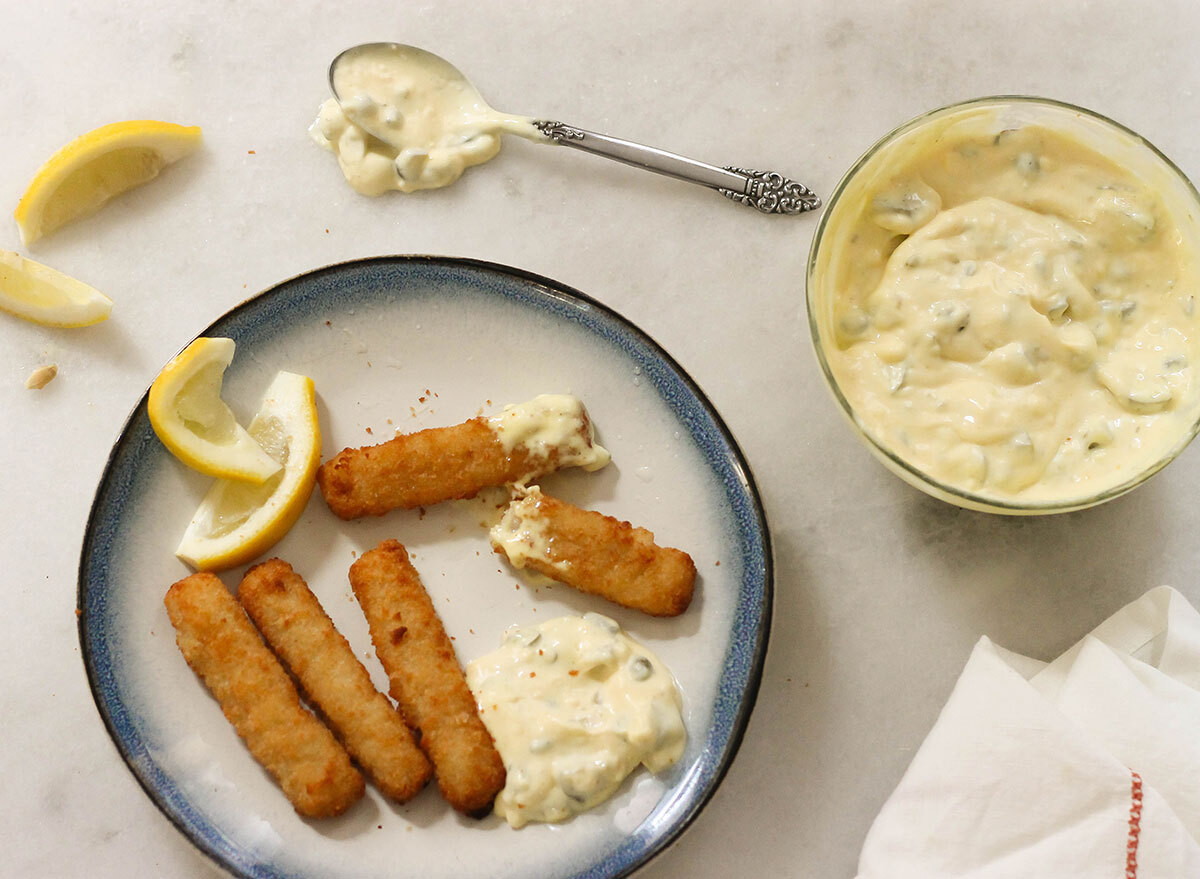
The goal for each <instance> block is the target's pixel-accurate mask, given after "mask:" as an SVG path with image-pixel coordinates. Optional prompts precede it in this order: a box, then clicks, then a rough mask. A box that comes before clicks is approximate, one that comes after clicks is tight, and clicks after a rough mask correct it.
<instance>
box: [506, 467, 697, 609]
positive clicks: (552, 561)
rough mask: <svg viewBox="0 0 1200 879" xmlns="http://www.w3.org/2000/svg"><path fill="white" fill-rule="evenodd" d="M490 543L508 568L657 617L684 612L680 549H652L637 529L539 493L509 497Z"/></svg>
mask: <svg viewBox="0 0 1200 879" xmlns="http://www.w3.org/2000/svg"><path fill="white" fill-rule="evenodd" d="M491 538H492V546H493V547H494V548H495V550H496V552H498V553H500V554H501V555H505V556H507V557H508V560H509V561H510V562H512V564H513V565H514V566H515V567H518V568H521V567H525V566H528V567H530V568H532V569H533V570H535V571H537V572H539V573H541V574H545V575H546V576H547V577H550V578H551V579H553V580H557V581H559V582H560V583H566V584H567V585H568V586H573V587H574V588H576V589H578V590H580V591H581V592H590V593H592V594H593V595H599V596H600V597H602V598H607V599H608V600H609V601H614V602H616V603H617V604H620V605H622V606H624V607H629V608H633V609H634V610H640V611H644V612H646V613H648V614H652V615H654V616H661V617H671V616H678V615H679V614H681V613H683V612H684V611H685V610H687V607H688V605H689V604H691V601H692V590H693V589H694V588H695V581H696V565H695V564H694V563H693V562H692V557H691V556H689V555H688V554H687V553H686V552H682V551H681V550H678V549H671V548H669V547H662V546H658V545H657V544H655V542H654V535H653V534H652V533H650V532H649V531H647V530H646V529H645V528H635V527H634V526H633V525H630V524H629V523H628V522H622V521H620V520H619V519H614V518H613V517H612V516H605V515H603V514H602V513H597V512H595V511H593V510H583V509H580V508H579V507H576V506H573V505H571V504H568V503H565V502H564V501H560V500H558V499H557V498H553V497H550V496H549V495H546V494H542V491H541V489H539V488H538V487H537V486H536V485H535V486H532V487H531V488H529V489H528V490H527V491H526V492H525V495H524V497H519V498H515V499H514V500H513V501H512V502H511V503H510V504H509V505H508V509H507V510H505V512H504V516H503V518H501V520H500V522H499V523H498V524H497V525H496V526H495V527H493V528H492V530H491Z"/></svg>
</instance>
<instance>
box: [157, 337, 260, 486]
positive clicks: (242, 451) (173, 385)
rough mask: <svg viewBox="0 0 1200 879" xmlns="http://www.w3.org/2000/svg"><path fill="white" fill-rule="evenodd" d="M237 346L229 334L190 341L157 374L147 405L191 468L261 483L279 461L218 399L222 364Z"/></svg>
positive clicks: (170, 446)
mask: <svg viewBox="0 0 1200 879" xmlns="http://www.w3.org/2000/svg"><path fill="white" fill-rule="evenodd" d="M235 347H236V346H235V344H234V341H233V339H208V338H203V337H202V338H199V339H197V340H196V341H194V342H192V344H190V345H188V346H187V347H186V348H184V349H183V351H182V352H180V353H179V354H178V355H177V356H176V357H175V359H173V360H172V361H171V362H170V363H168V364H167V365H166V366H164V367H163V371H162V372H160V373H159V374H158V378H156V379H155V380H154V384H152V385H151V386H150V399H149V402H148V404H147V409H148V411H149V415H150V424H151V425H152V426H153V427H154V432H155V433H156V434H158V438H159V439H160V440H162V442H163V445H164V446H166V447H167V448H168V449H170V450H171V453H172V454H173V455H175V457H176V458H178V459H179V460H180V461H182V462H183V463H185V464H187V465H188V466H189V467H191V468H192V469H193V470H199V471H200V472H201V473H207V474H208V475H209V476H218V477H221V478H223V479H237V480H241V481H244V482H253V483H262V482H265V481H266V480H267V479H268V478H270V477H271V476H273V475H274V474H276V473H278V472H279V470H280V466H279V463H278V462H277V461H275V459H274V458H272V457H271V456H270V455H268V454H267V453H266V452H265V451H263V448H262V446H260V445H259V444H258V443H257V442H256V441H255V439H254V437H252V436H251V435H250V434H249V433H247V432H246V428H244V427H242V426H241V425H240V424H238V422H237V419H236V418H235V417H234V415H233V412H232V411H230V409H229V407H228V406H227V405H226V404H225V401H224V400H222V399H221V384H222V382H223V381H224V378H225V368H226V367H227V366H229V363H230V361H231V360H233V352H234V348H235Z"/></svg>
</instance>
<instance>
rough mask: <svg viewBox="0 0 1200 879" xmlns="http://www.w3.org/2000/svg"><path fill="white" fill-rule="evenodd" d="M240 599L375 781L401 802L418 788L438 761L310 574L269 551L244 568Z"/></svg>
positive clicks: (259, 628) (431, 772)
mask: <svg viewBox="0 0 1200 879" xmlns="http://www.w3.org/2000/svg"><path fill="white" fill-rule="evenodd" d="M238 600H239V601H241V603H242V607H244V608H245V609H246V612H247V613H248V614H250V619H252V620H253V621H254V624H255V625H256V626H258V630H259V631H260V632H262V634H263V637H264V638H266V640H267V643H268V644H269V645H270V646H271V649H272V650H274V651H275V655H276V656H278V657H279V658H280V659H281V660H282V661H283V664H284V665H285V666H286V667H287V668H288V670H289V671H291V673H292V675H293V676H295V678H296V680H297V681H298V682H299V683H300V689H301V690H302V691H303V692H304V694H305V696H306V698H307V699H308V701H309V703H310V704H313V705H315V706H316V707H317V708H318V709H319V710H320V711H321V714H322V715H323V716H324V718H325V720H326V721H327V722H328V723H329V725H330V726H331V727H332V728H333V730H334V732H335V734H336V735H337V737H338V739H339V740H340V741H341V742H342V744H343V745H344V746H345V748H346V750H347V751H349V752H350V755H351V756H352V757H353V758H354V759H355V761H356V762H357V763H358V765H359V766H360V767H361V768H362V770H363V771H364V772H365V773H366V774H367V776H368V777H369V778H370V779H371V781H372V782H374V783H375V786H376V787H378V788H379V789H380V790H381V791H383V793H385V794H386V795H387V796H389V797H391V798H392V799H394V800H397V801H398V802H401V803H403V802H405V801H406V800H409V799H411V798H412V797H414V796H416V794H417V793H418V792H420V790H421V788H423V787H424V786H425V783H426V782H428V781H429V777H430V776H431V775H432V774H433V767H432V766H431V765H430V764H429V761H428V760H427V759H426V758H425V755H424V754H423V753H421V749H420V748H418V747H417V743H416V742H415V741H413V735H412V732H411V731H410V730H409V728H408V726H407V724H405V722H404V718H403V717H401V716H400V714H399V712H398V711H396V709H395V708H394V707H392V703H391V702H389V701H388V699H387V697H386V696H384V695H383V694H382V693H380V692H379V691H378V690H376V689H375V686H374V685H373V684H372V683H371V675H370V674H369V673H368V672H367V670H366V668H364V667H363V664H362V663H361V662H359V661H358V658H357V657H355V655H354V651H353V650H351V649H350V644H349V643H348V642H347V641H346V639H345V638H344V637H342V635H341V633H340V632H338V630H337V629H336V628H334V626H333V621H332V620H330V619H329V616H328V615H327V614H326V613H325V610H324V609H323V608H322V607H321V603H320V602H319V601H318V600H317V597H316V596H315V595H313V593H312V590H310V589H309V588H308V584H306V583H305V582H304V579H303V578H302V577H301V576H300V575H299V574H297V573H296V572H295V571H294V570H292V566H291V565H289V564H288V563H287V562H285V561H282V560H280V559H270V560H269V561H266V562H263V563H262V564H261V565H256V566H255V567H253V568H251V569H250V570H249V571H247V572H246V576H245V577H244V578H243V580H242V585H241V586H239V587H238Z"/></svg>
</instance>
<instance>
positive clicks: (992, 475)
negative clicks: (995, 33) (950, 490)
mask: <svg viewBox="0 0 1200 879" xmlns="http://www.w3.org/2000/svg"><path fill="white" fill-rule="evenodd" d="M979 128H980V126H975V127H974V128H971V127H967V128H966V130H962V131H960V130H957V129H955V128H954V127H953V126H939V127H937V128H936V129H935V130H934V131H931V132H929V133H928V135H927V136H926V137H923V138H921V137H913V136H910V137H909V139H908V140H907V141H906V142H904V143H902V144H901V145H900V146H899V147H897V152H896V155H895V158H894V162H895V163H894V164H889V165H888V167H887V173H886V174H879V175H876V177H875V178H874V179H873V180H872V181H871V183H870V184H869V186H870V188H868V189H866V190H864V193H863V194H862V195H861V197H860V199H861V200H859V201H855V202H854V203H853V204H854V205H855V209H852V210H849V211H848V213H846V214H844V215H843V216H844V217H845V218H846V219H845V224H844V225H843V226H842V227H834V223H833V220H832V218H831V228H830V229H828V230H826V232H825V234H826V235H833V236H835V238H834V240H835V242H836V250H835V251H834V256H833V257H832V259H833V267H832V269H831V271H832V272H834V275H833V281H832V283H833V285H834V287H833V288H831V289H833V290H835V292H834V294H833V295H834V297H835V298H834V301H833V303H832V310H831V312H830V317H831V320H832V331H831V333H830V335H831V336H832V338H833V339H834V340H835V341H836V344H835V345H828V344H826V346H825V354H826V357H827V360H828V362H829V365H830V369H831V371H832V373H833V374H834V376H835V377H836V380H837V383H838V385H839V387H840V389H841V391H842V393H843V394H844V395H845V397H846V399H847V400H848V401H849V403H850V404H851V406H852V408H853V410H854V412H855V415H856V417H857V418H858V419H859V422H860V424H861V425H862V426H863V428H864V429H865V430H866V431H867V432H868V434H870V435H872V436H873V437H874V438H875V439H876V440H877V441H878V442H880V443H881V444H882V445H884V446H885V447H887V448H889V449H890V450H892V451H893V452H894V453H895V454H897V455H899V456H900V457H901V458H902V459H904V460H905V461H907V462H909V463H910V464H912V465H913V466H915V467H916V468H918V469H919V470H921V471H923V472H924V473H926V474H928V475H929V476H931V477H933V478H934V479H936V480H938V481H940V482H942V483H943V484H945V485H948V486H951V487H954V488H958V489H965V490H967V491H970V492H973V493H976V494H978V495H982V496H984V497H988V498H996V499H1000V500H1019V501H1020V502H1022V503H1027V502H1032V503H1043V502H1044V503H1056V502H1062V501H1068V500H1071V499H1075V498H1083V497H1086V496H1089V495H1092V494H1095V493H1097V492H1100V491H1103V490H1105V489H1108V488H1112V487H1116V486H1118V485H1121V484H1123V483H1125V482H1127V481H1129V480H1130V479H1132V478H1133V477H1135V476H1137V475H1138V474H1139V473H1140V472H1141V471H1142V470H1144V469H1146V468H1147V467H1149V466H1151V465H1153V464H1155V463H1156V462H1158V461H1160V460H1161V459H1163V458H1164V457H1165V456H1167V455H1168V454H1169V453H1170V452H1171V451H1172V450H1173V449H1174V448H1176V447H1177V446H1178V445H1179V443H1180V442H1182V441H1183V440H1184V439H1185V438H1186V437H1187V435H1188V432H1189V429H1190V428H1191V426H1192V425H1193V424H1194V423H1195V421H1196V419H1197V416H1198V410H1200V402H1198V401H1200V388H1198V384H1197V381H1196V369H1197V367H1198V366H1200V348H1198V340H1200V324H1198V319H1200V315H1198V314H1197V309H1196V295H1197V293H1198V292H1200V289H1198V288H1200V285H1198V283H1197V280H1198V274H1197V266H1196V254H1195V252H1194V251H1193V249H1192V246H1191V245H1190V244H1189V243H1188V241H1187V240H1186V239H1185V237H1184V235H1183V234H1181V230H1180V228H1179V227H1178V225H1177V223H1176V219H1175V216H1179V215H1178V214H1176V215H1175V216H1172V213H1171V212H1170V211H1169V210H1167V208H1166V205H1165V203H1164V201H1163V199H1162V198H1161V197H1160V193H1159V192H1158V191H1156V190H1155V189H1152V188H1150V187H1149V186H1147V185H1146V184H1144V183H1143V182H1141V180H1140V179H1139V177H1138V176H1137V175H1135V174H1134V173H1132V172H1131V171H1130V170H1128V169H1126V168H1124V167H1122V166H1120V165H1118V164H1117V163H1115V162H1114V161H1112V160H1110V159H1109V158H1107V157H1106V156H1103V155H1100V154H1099V153H1098V152H1095V151H1094V150H1092V149H1090V148H1089V147H1087V146H1085V145H1084V144H1083V143H1081V142H1080V141H1078V140H1075V139H1073V138H1072V137H1070V136H1068V135H1066V134H1064V133H1059V132H1056V131H1054V130H1052V129H1049V128H1046V127H1040V126H1034V125H1028V126H1025V127H1019V128H1015V129H1009V130H1004V131H1001V132H999V133H998V134H997V133H995V132H994V131H992V132H989V133H981V132H980V131H979Z"/></svg>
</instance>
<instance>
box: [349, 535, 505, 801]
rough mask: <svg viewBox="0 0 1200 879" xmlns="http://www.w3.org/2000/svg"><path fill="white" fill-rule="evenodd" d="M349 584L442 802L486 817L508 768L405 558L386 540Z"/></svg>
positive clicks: (365, 558)
mask: <svg viewBox="0 0 1200 879" xmlns="http://www.w3.org/2000/svg"><path fill="white" fill-rule="evenodd" d="M350 585H351V586H352V587H353V589H354V595H355V597H356V598H358V603H359V604H360V605H362V609H363V613H364V614H366V617H367V622H368V623H369V625H370V628H371V640H372V641H373V642H374V644H375V653H376V655H377V656H378V657H379V661H380V662H381V663H383V667H384V669H385V670H386V671H387V674H388V679H389V680H390V681H391V694H392V698H393V699H395V700H396V702H397V703H399V705H400V710H401V711H402V712H403V713H404V717H405V719H406V720H407V721H408V722H409V724H410V725H412V726H413V727H414V728H415V729H417V730H419V731H420V733H419V741H420V744H421V749H422V750H423V751H425V753H426V754H427V755H428V756H429V759H430V760H432V761H433V765H434V768H435V769H436V772H437V781H438V787H439V789H440V790H441V792H442V796H444V797H445V798H446V801H447V802H449V803H450V805H452V806H453V807H454V808H455V809H458V810H459V811H460V812H463V813H465V814H467V815H472V816H476V817H478V816H482V815H486V814H487V813H488V812H489V811H490V810H491V807H492V800H494V799H495V798H496V794H497V793H499V792H500V789H501V788H503V787H504V763H503V762H502V761H501V759H500V754H499V753H498V752H497V751H496V746H495V743H494V742H493V741H492V736H491V734H490V733H489V732H488V731H487V727H485V726H484V725H483V721H482V720H480V718H479V711H478V709H477V708H476V705H475V697H474V696H473V695H472V694H471V691H470V689H469V688H468V687H467V681H466V678H465V677H464V676H463V670H462V666H461V665H459V663H458V658H457V657H456V656H455V654H454V645H452V644H451V643H450V639H449V638H448V637H447V636H446V630H445V629H444V628H443V627H442V621H441V619H439V618H438V615H437V611H436V610H434V607H433V601H432V600H431V599H430V598H429V594H428V593H427V592H426V591H425V587H424V586H422V585H421V578H420V577H419V576H418V574H417V572H416V569H415V568H413V566H412V564H411V563H410V562H409V560H408V551H407V550H406V549H405V548H404V547H403V546H402V545H401V544H400V543H399V541H396V540H385V541H384V542H383V543H381V544H379V546H377V547H376V548H375V549H373V550H371V551H370V552H367V553H364V554H363V556H362V558H360V559H359V560H358V561H356V562H355V563H354V564H353V565H352V566H351V568H350Z"/></svg>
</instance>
